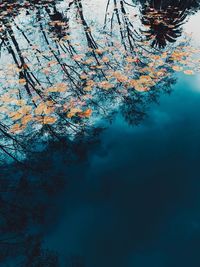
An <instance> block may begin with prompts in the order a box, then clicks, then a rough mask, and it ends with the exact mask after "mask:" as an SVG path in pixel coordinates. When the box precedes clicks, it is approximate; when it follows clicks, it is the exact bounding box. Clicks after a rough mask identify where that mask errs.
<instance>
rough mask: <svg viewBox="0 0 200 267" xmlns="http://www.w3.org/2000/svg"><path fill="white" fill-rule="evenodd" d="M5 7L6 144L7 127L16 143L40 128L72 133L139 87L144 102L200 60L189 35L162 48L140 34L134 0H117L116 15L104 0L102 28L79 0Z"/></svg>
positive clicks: (0, 73) (0, 70)
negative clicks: (127, 2)
mask: <svg viewBox="0 0 200 267" xmlns="http://www.w3.org/2000/svg"><path fill="white" fill-rule="evenodd" d="M13 5H16V7H17V8H19V6H17V3H14V4H13ZM11 6H12V5H11ZM5 7H6V8H7V9H6V10H7V11H5V12H4V13H3V15H2V18H1V19H2V20H1V23H2V24H3V25H4V27H3V32H2V46H1V50H2V59H3V60H2V63H1V65H0V84H1V95H0V116H1V121H2V125H0V128H1V129H2V131H3V132H2V134H3V135H4V138H3V139H2V140H3V143H2V146H4V144H5V134H4V133H5V132H6V133H8V135H9V136H8V135H7V136H6V138H7V137H9V138H10V136H13V137H12V143H13V142H15V143H16V138H18V137H19V138H21V139H24V137H25V136H26V138H27V139H28V136H29V137H30V136H35V135H36V134H38V133H40V132H41V131H42V132H43V133H44V132H45V133H46V134H48V135H49V134H51V135H52V134H53V136H58V135H66V134H69V135H71V136H74V135H75V134H77V133H78V132H81V131H82V130H83V129H86V128H87V127H90V126H91V125H94V121H96V120H97V119H100V118H101V115H104V116H105V115H106V114H107V115H109V114H110V113H112V112H113V110H114V109H115V107H116V106H119V105H121V104H123V103H124V102H126V99H127V97H129V96H131V95H134V96H135V97H136V98H137V97H140V96H138V94H141V93H142V95H143V100H142V101H143V102H145V101H146V99H147V98H146V95H147V94H148V93H149V92H150V91H152V92H154V91H155V89H156V88H159V86H160V87H161V86H163V87H164V85H165V84H167V82H168V80H169V79H170V77H171V75H172V74H173V72H174V71H182V70H183V72H184V73H185V74H187V75H191V74H193V73H194V69H195V68H194V65H195V66H196V65H197V63H199V62H198V59H195V60H194V55H195V54H196V53H197V52H199V51H198V50H196V49H192V48H191V47H190V46H189V45H188V44H187V42H186V41H184V42H182V43H179V45H178V44H177V45H176V46H174V47H170V49H168V50H167V49H166V50H165V51H158V50H154V49H152V48H151V47H150V46H149V42H148V41H147V40H143V39H141V38H136V36H135V34H136V33H135V31H134V25H133V23H134V21H133V19H134V18H136V16H135V15H134V14H135V12H136V9H135V8H134V7H132V6H129V9H128V10H127V11H126V10H125V2H124V1H122V2H121V7H120V9H119V10H118V3H117V1H114V8H115V9H114V13H113V14H114V15H115V16H112V17H111V19H110V20H109V14H110V13H111V14H112V12H110V13H109V8H110V6H109V5H108V6H107V10H106V12H107V13H106V18H105V24H104V27H103V29H102V31H99V29H100V25H95V27H94V26H93V27H92V26H91V25H93V23H92V22H90V21H89V22H88V20H87V10H86V11H85V13H84V9H83V7H82V2H81V0H74V1H68V2H67V6H66V7H65V9H64V11H63V12H62V11H60V10H59V8H58V7H57V5H56V3H55V2H54V1H48V3H47V1H44V2H41V3H40V5H39V4H38V3H37V4H35V3H31V9H32V10H31V9H30V10H29V14H28V15H27V16H26V17H24V13H23V10H26V8H27V3H26V2H25V3H24V5H21V6H20V9H19V10H20V13H19V14H18V16H15V15H16V13H15V12H14V16H12V15H11V13H10V11H9V10H10V9H12V8H11V7H10V6H6V5H5V4H4V8H5ZM111 8H112V7H111ZM131 8H132V9H133V10H132V12H131V10H130V9H131ZM15 10H16V9H15ZM128 11H129V12H128ZM6 12H7V13H6ZM120 12H121V13H120ZM6 14H7V16H6ZM85 14H86V15H85ZM6 18H9V21H5V19H6ZM131 19H132V22H131ZM108 22H111V25H112V29H111V33H112V34H110V29H109V26H108V25H109V23H108ZM135 23H136V22H135ZM35 29H37V31H35ZM118 33H120V34H118ZM130 34H131V35H132V38H131V37H130ZM133 34H134V36H133ZM136 35H137V34H136ZM137 36H138V35H137ZM130 38H131V39H130ZM130 40H131V41H130ZM195 70H196V71H199V70H198V68H196V69H195ZM140 99H141V98H140ZM16 136H17V137H16ZM9 140H10V139H9ZM4 150H5V149H4ZM4 152H5V151H4Z"/></svg>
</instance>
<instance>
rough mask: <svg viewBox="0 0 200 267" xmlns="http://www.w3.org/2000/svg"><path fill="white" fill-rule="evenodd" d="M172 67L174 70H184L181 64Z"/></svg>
mask: <svg viewBox="0 0 200 267" xmlns="http://www.w3.org/2000/svg"><path fill="white" fill-rule="evenodd" d="M172 69H173V70H174V71H182V69H183V68H182V67H180V66H173V67H172Z"/></svg>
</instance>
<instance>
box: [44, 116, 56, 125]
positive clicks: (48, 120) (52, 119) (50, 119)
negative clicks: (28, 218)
mask: <svg viewBox="0 0 200 267" xmlns="http://www.w3.org/2000/svg"><path fill="white" fill-rule="evenodd" d="M56 121H57V119H56V118H55V117H48V116H45V117H44V120H43V123H44V124H53V123H55V122H56Z"/></svg>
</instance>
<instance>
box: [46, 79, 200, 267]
mask: <svg viewBox="0 0 200 267" xmlns="http://www.w3.org/2000/svg"><path fill="white" fill-rule="evenodd" d="M197 81H198V77H192V78H191V77H189V78H187V77H184V76H181V75H180V77H178V82H177V84H176V85H175V86H174V88H173V92H172V93H171V95H163V96H161V98H160V102H159V104H153V105H152V106H151V107H150V109H149V113H148V117H147V118H146V119H145V120H144V121H143V123H142V124H141V125H140V126H137V127H130V126H129V125H128V124H127V123H126V122H125V121H124V120H123V119H122V118H121V116H120V115H119V116H117V117H116V119H115V121H114V122H113V124H112V125H110V127H109V128H108V129H107V130H105V131H104V132H103V134H102V135H101V138H100V139H101V145H100V149H99V148H98V149H97V150H96V151H93V152H92V153H91V154H90V155H89V159H88V161H87V162H86V163H84V164H83V165H81V164H80V165H76V166H75V170H73V172H72V173H73V174H72V176H71V178H72V179H71V181H70V182H69V184H68V189H67V191H66V194H65V197H64V199H63V202H61V203H60V205H61V206H62V215H61V217H60V220H59V221H58V222H57V224H56V227H54V230H53V231H51V232H50V233H48V234H47V235H46V237H45V242H44V247H48V248H49V249H51V250H56V251H59V252H60V253H61V255H62V257H63V258H65V257H66V255H74V254H75V255H76V254H78V255H81V256H83V258H84V260H85V262H86V266H89V267H90V266H98V267H100V266H102V265H104V266H105V267H108V266H116V267H117V266H137V267H144V266H147V265H148V266H150V267H154V266H166V267H167V266H177V265H178V266H199V264H200V260H199V252H198V248H199V245H200V224H199V223H200V216H199V208H200V207H199V205H200V197H199V189H200V188H199V187H200V183H199V156H200V139H199V130H200V118H199V114H198V110H199V103H200V91H199V88H198V86H197ZM60 167H61V168H63V166H60Z"/></svg>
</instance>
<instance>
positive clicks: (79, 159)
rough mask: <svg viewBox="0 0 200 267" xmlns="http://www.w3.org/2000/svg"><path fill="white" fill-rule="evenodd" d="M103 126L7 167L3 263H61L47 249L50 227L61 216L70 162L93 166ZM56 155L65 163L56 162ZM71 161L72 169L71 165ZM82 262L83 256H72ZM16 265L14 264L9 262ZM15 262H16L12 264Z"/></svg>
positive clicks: (2, 180) (0, 195)
mask: <svg viewBox="0 0 200 267" xmlns="http://www.w3.org/2000/svg"><path fill="white" fill-rule="evenodd" d="M100 131H101V129H98V130H95V131H92V132H90V134H88V136H87V137H84V136H83V135H80V136H79V137H77V138H76V140H74V141H73V142H70V141H67V140H65V139H63V140H62V141H61V140H60V141H57V142H51V143H49V146H48V147H47V148H46V149H45V150H44V151H42V152H40V153H37V155H35V156H34V155H33V154H32V153H31V154H30V155H28V156H29V160H26V161H25V162H24V165H23V166H22V165H21V164H19V163H14V164H11V165H7V166H4V167H2V170H1V177H0V188H1V192H0V265H1V263H2V262H6V261H7V262H9V260H11V259H14V260H15V262H16V265H15V266H21V267H28V266H34V267H35V266H45V267H46V266H49V267H51V266H52V267H56V266H60V263H59V262H58V255H57V254H55V253H54V252H52V251H47V250H44V249H43V242H42V239H43V235H44V231H45V229H44V225H45V226H46V227H47V226H48V227H51V226H52V225H54V224H55V223H56V221H57V218H58V217H59V214H60V209H59V206H58V204H57V203H58V199H59V197H61V198H62V194H63V189H64V188H66V186H68V182H69V178H70V176H69V175H68V172H69V169H70V164H71V163H74V162H76V163H77V164H79V163H80V164H84V163H86V164H87V159H88V156H89V153H90V151H91V150H93V149H95V147H96V146H99V144H98V138H97V135H98V134H99V132H100ZM55 157H56V158H57V160H58V161H59V166H65V168H63V167H61V169H60V168H57V167H56V166H55V164H57V163H55V161H54V159H55ZM66 163H67V166H69V169H68V167H66ZM77 261H78V262H80V259H79V257H72V258H70V259H68V260H67V265H66V266H71V265H70V264H71V262H77ZM9 266H10V265H9ZM11 266H12V265H11Z"/></svg>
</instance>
